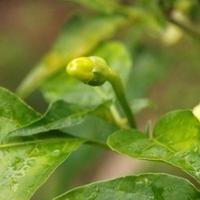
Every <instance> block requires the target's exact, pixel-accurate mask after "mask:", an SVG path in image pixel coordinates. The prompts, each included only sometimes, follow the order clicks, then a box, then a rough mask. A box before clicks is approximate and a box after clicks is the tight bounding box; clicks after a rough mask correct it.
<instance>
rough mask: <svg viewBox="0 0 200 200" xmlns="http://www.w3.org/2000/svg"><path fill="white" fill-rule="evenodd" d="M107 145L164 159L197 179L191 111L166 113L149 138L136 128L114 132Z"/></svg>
mask: <svg viewBox="0 0 200 200" xmlns="http://www.w3.org/2000/svg"><path fill="white" fill-rule="evenodd" d="M108 145H109V146H110V147H111V148H112V149H113V150H114V151H117V152H119V153H122V154H126V155H129V156H131V157H134V158H138V159H146V160H158V161H164V162H167V163H169V164H171V165H173V166H176V167H179V168H180V169H182V170H184V171H185V172H186V173H188V174H190V175H191V176H193V177H194V178H195V179H196V180H198V181H200V160H199V156H200V122H199V121H198V119H197V118H196V117H195V116H194V115H193V113H192V111H191V110H181V111H175V112H170V113H168V114H166V115H165V116H163V117H162V118H161V119H160V120H159V121H158V122H157V124H156V126H155V128H154V131H153V134H152V136H151V134H150V136H149V137H147V136H145V135H144V134H142V133H140V132H139V131H137V130H120V131H117V132H116V133H114V134H113V135H111V136H110V137H109V139H108Z"/></svg>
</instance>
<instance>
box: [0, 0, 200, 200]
mask: <svg viewBox="0 0 200 200" xmlns="http://www.w3.org/2000/svg"><path fill="white" fill-rule="evenodd" d="M121 2H122V1H121ZM141 2H142V1H141ZM143 2H144V5H146V4H145V1H143ZM184 2H187V1H182V4H184ZM124 3H125V4H127V5H129V4H130V1H124ZM132 3H133V1H132ZM144 7H145V6H144ZM74 12H78V13H82V12H88V13H90V12H94V11H91V10H87V9H86V8H85V7H82V6H80V5H79V4H74V3H72V2H70V1H61V0H60V1H58V0H57V1H53V0H52V1H51V0H41V1H30V0H26V1H25V0H24V1H22V0H19V1H15V0H1V1H0V85H1V86H3V87H6V88H8V89H10V90H12V91H15V90H16V88H17V86H18V85H19V84H20V82H21V81H22V79H23V78H24V77H25V76H26V74H27V73H28V72H29V71H30V69H32V68H33V67H34V66H35V65H36V64H37V63H38V61H39V60H40V59H41V58H42V56H43V55H44V54H45V53H46V52H47V51H48V50H49V48H50V47H51V46H52V43H53V42H54V41H55V39H56V38H57V36H58V34H59V32H60V30H61V29H62V26H63V25H64V23H65V22H66V21H67V20H68V19H69V17H70V16H71V15H72V14H73V13H74ZM199 12H200V11H199V10H198V11H197V13H199ZM192 13H193V15H195V12H192ZM199 14H200V13H199ZM193 18H194V19H195V20H196V21H197V22H198V23H199V21H200V19H199V16H198V15H197V14H196V15H195V17H193ZM198 20H199V21H198ZM198 23H197V24H198ZM149 24H150V25H149V26H150V27H149V28H148V31H147V30H145V28H143V27H140V26H136V27H134V26H133V27H132V28H129V29H128V31H127V30H124V31H121V32H120V33H118V35H117V36H116V38H120V39H121V40H122V41H123V42H124V43H125V44H126V45H127V47H128V48H129V50H130V52H131V55H134V56H133V57H134V59H133V63H134V65H133V68H134V69H135V70H134V71H133V74H132V78H133V79H134V80H135V82H134V83H135V84H136V85H137V88H138V90H137V91H133V95H134V96H136V97H139V98H149V99H150V100H151V101H152V104H153V106H151V108H147V109H144V110H143V111H142V112H140V113H139V114H138V115H137V120H138V122H139V125H140V127H141V128H143V127H144V125H145V122H146V121H148V120H152V122H153V123H154V121H155V120H156V119H157V118H158V117H159V116H161V115H162V114H164V113H166V112H168V111H170V110H173V109H182V108H193V107H194V106H195V105H197V104H198V103H199V101H200V40H199V41H198V40H194V38H192V37H190V36H189V35H187V34H185V33H183V32H182V31H180V30H178V31H177V32H176V31H175V32H173V31H174V29H173V28H172V29H170V26H169V27H168V28H167V29H164V30H162V31H160V30H159V31H157V27H155V26H154V24H153V23H149ZM196 27H197V28H198V26H196ZM151 29H152V31H151ZM170 31H171V32H170ZM158 32H159V33H158ZM160 32H161V33H162V34H160ZM167 33H168V35H167ZM170 34H171V35H172V36H171V37H170ZM177 34H178V36H177ZM176 37H177V38H178V39H176ZM170 38H171V39H170ZM170 41H171V42H170ZM129 95H132V94H129ZM26 101H27V102H28V103H29V104H31V105H32V106H33V107H34V108H35V109H36V110H38V111H41V112H43V111H44V110H45V109H46V107H47V103H46V102H45V101H44V99H43V97H42V95H41V94H40V92H38V91H36V92H34V93H33V94H32V95H31V96H30V97H29V98H28V99H27V100H26ZM94 149H95V150H94ZM143 171H162V172H167V171H170V172H171V173H175V174H177V173H179V174H180V172H179V171H178V170H176V169H175V168H172V167H168V166H167V165H164V164H159V163H158V164H154V163H152V162H142V161H133V160H132V159H129V158H127V157H121V156H119V155H116V154H115V153H112V152H108V151H105V150H102V149H100V148H96V147H92V146H84V147H82V148H81V149H80V150H78V152H75V153H73V154H72V156H71V157H70V158H69V160H67V161H66V162H65V163H63V164H62V165H61V166H60V167H59V168H58V169H57V170H56V172H55V173H54V174H53V175H52V176H51V177H50V178H49V180H48V181H47V183H45V184H44V186H42V187H41V189H39V191H38V192H37V193H36V194H35V196H34V197H33V200H37V199H42V200H46V199H49V198H51V197H52V196H55V195H57V194H60V193H62V192H64V191H66V190H67V189H69V188H71V187H73V186H75V185H80V184H84V183H88V182H91V181H94V180H101V179H104V178H111V177H115V176H120V175H127V174H130V173H133V172H143Z"/></svg>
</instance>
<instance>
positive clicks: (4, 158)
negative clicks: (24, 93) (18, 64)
mask: <svg viewBox="0 0 200 200" xmlns="http://www.w3.org/2000/svg"><path fill="white" fill-rule="evenodd" d="M38 117H39V114H37V113H36V112H35V111H33V109H31V108H30V107H28V106H27V105H26V104H25V103H24V102H22V101H21V100H20V99H18V98H17V97H16V96H15V95H13V94H12V93H10V92H9V91H7V90H5V89H3V88H0V136H1V137H0V163H1V165H0V199H2V200H7V199H13V200H27V199H30V197H31V196H32V194H33V193H34V192H35V190H36V189H38V187H39V186H40V185H41V184H42V183H44V182H45V180H46V179H47V178H48V176H49V175H50V174H51V173H52V172H53V171H54V170H55V169H56V167H57V166H59V165H60V164H61V163H62V162H63V161H64V160H65V159H66V158H67V157H68V155H69V154H70V152H72V151H74V150H75V149H77V148H78V147H79V146H80V145H81V144H82V143H83V140H80V139H75V138H69V137H58V136H56V135H55V136H54V137H46V138H40V139H39V138H38V139H35V140H19V139H18V140H10V132H11V131H13V130H15V129H18V128H20V127H22V126H25V125H28V124H29V123H31V122H32V121H34V120H36V119H38Z"/></svg>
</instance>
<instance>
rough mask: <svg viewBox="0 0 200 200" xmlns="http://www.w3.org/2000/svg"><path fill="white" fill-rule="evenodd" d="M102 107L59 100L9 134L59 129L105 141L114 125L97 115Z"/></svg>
mask: <svg viewBox="0 0 200 200" xmlns="http://www.w3.org/2000/svg"><path fill="white" fill-rule="evenodd" d="M103 109H105V108H104V106H103V105H100V106H99V107H92V108H87V109H86V108H85V109H83V108H80V107H79V106H77V105H74V104H69V103H66V102H64V101H62V100H59V101H57V102H54V103H53V104H52V105H50V107H49V109H48V110H47V112H46V113H45V114H44V115H42V116H41V117H40V118H39V119H38V120H35V121H34V122H33V123H31V124H28V125H27V126H24V127H22V128H20V129H17V130H16V131H13V132H12V133H11V134H10V135H11V136H12V137H16V136H33V135H36V134H40V133H44V132H46V133H47V134H48V132H49V131H52V130H61V131H62V132H65V133H67V134H70V135H72V136H76V137H79V138H84V139H87V140H90V141H96V142H99V143H105V142H106V139H107V137H108V136H109V135H110V134H111V133H112V132H113V131H114V130H116V127H115V126H114V125H112V124H111V122H110V123H109V121H105V120H104V119H101V117H99V115H100V114H101V113H100V112H103Z"/></svg>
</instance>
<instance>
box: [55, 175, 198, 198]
mask: <svg viewBox="0 0 200 200" xmlns="http://www.w3.org/2000/svg"><path fill="white" fill-rule="evenodd" d="M199 198H200V192H199V191H198V190H197V189H196V188H195V187H194V186H193V185H192V184H191V183H189V182H188V181H186V180H185V179H182V178H178V177H175V176H171V175H167V174H141V175H138V176H128V177H123V178H117V179H114V180H110V181H105V182H97V183H92V184H90V185H86V186H82V187H78V188H75V189H73V190H71V191H69V192H67V193H65V194H63V195H61V196H59V197H57V198H55V200H85V199H91V200H97V199H98V200H110V199H115V200H130V199H136V200H151V199H152V200H180V199H181V200H191V199H192V200H198V199H199Z"/></svg>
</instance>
